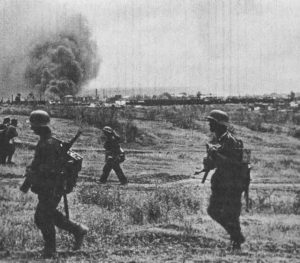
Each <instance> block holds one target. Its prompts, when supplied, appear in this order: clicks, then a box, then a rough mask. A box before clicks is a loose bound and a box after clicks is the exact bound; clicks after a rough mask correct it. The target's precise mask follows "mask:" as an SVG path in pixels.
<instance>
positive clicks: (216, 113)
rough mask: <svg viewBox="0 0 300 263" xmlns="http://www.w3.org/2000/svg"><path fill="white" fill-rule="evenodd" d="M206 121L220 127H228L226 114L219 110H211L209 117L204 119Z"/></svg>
mask: <svg viewBox="0 0 300 263" xmlns="http://www.w3.org/2000/svg"><path fill="white" fill-rule="evenodd" d="M206 119H207V120H208V121H209V120H214V121H215V122H217V123H218V124H220V125H224V126H228V125H229V117H228V114H227V113H226V112H224V111H221V110H212V111H211V112H210V113H209V115H208V116H207V117H206Z"/></svg>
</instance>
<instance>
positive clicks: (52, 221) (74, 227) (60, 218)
mask: <svg viewBox="0 0 300 263" xmlns="http://www.w3.org/2000/svg"><path fill="white" fill-rule="evenodd" d="M61 197H62V195H56V196H54V197H53V196H52V195H51V194H50V193H47V192H43V193H39V194H38V200H39V201H38V205H37V208H36V212H35V215H34V221H35V224H36V225H37V227H38V228H39V229H40V230H41V232H42V235H43V239H44V242H45V250H48V251H56V242H55V226H57V227H59V228H61V229H63V230H66V231H68V232H70V233H72V234H76V232H77V231H78V230H79V226H78V224H76V223H74V222H72V221H70V220H68V219H67V218H66V217H65V216H64V215H63V214H62V213H61V212H59V211H58V210H57V206H58V204H59V202H60V200H61Z"/></svg>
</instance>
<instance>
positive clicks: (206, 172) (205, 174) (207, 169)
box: [194, 143, 211, 184]
mask: <svg viewBox="0 0 300 263" xmlns="http://www.w3.org/2000/svg"><path fill="white" fill-rule="evenodd" d="M209 147H210V146H209V144H208V143H207V144H206V152H207V155H208V151H209ZM204 166H205V165H204ZM210 170H211V169H209V168H208V167H203V169H202V170H201V171H197V172H195V173H194V175H197V174H201V173H203V172H204V175H203V178H202V181H201V183H202V184H204V183H205V181H206V178H207V176H208V174H209V171H210Z"/></svg>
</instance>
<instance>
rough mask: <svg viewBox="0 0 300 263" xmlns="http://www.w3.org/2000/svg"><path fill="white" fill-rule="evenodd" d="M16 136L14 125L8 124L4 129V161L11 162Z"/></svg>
mask: <svg viewBox="0 0 300 263" xmlns="http://www.w3.org/2000/svg"><path fill="white" fill-rule="evenodd" d="M17 136H18V132H17V129H16V127H15V126H13V125H10V126H8V128H7V131H6V140H5V143H6V144H5V149H4V159H5V162H6V163H12V161H11V160H12V156H13V154H14V153H15V150H16V146H15V142H14V138H15V137H17Z"/></svg>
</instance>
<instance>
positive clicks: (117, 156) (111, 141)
mask: <svg viewBox="0 0 300 263" xmlns="http://www.w3.org/2000/svg"><path fill="white" fill-rule="evenodd" d="M103 133H104V135H105V136H106V138H107V140H106V142H105V143H104V149H105V165H104V167H103V173H102V176H101V178H100V183H102V184H105V183H106V181H107V178H108V176H109V173H110V171H111V170H112V169H113V170H114V171H115V173H116V175H117V176H118V178H119V181H120V183H121V184H122V185H125V184H127V183H128V181H127V178H126V177H125V175H124V173H123V171H122V168H121V167H120V163H122V162H123V161H124V160H125V154H124V151H123V150H122V148H121V147H120V144H119V142H120V136H119V135H118V134H117V133H116V132H115V131H114V130H113V129H112V128H111V127H109V126H105V127H104V128H103Z"/></svg>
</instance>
